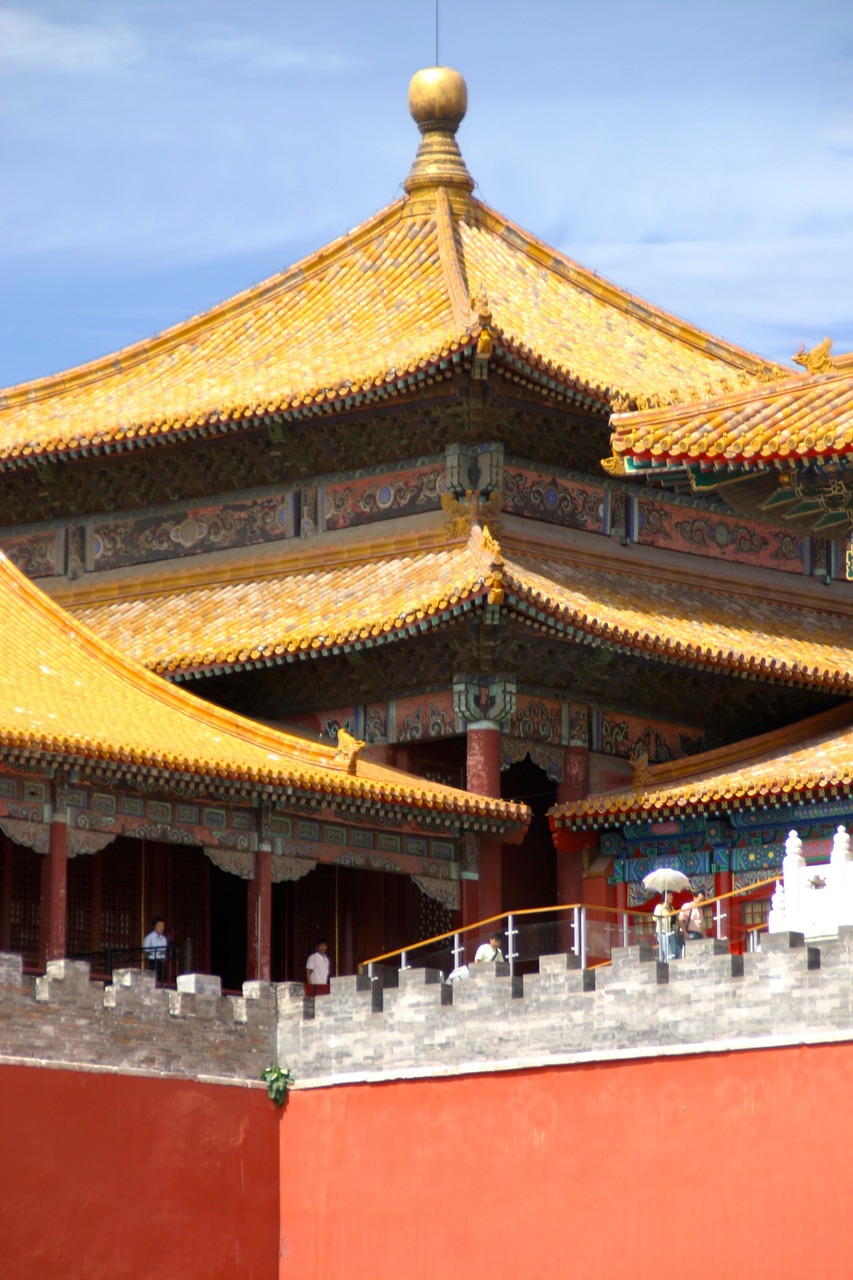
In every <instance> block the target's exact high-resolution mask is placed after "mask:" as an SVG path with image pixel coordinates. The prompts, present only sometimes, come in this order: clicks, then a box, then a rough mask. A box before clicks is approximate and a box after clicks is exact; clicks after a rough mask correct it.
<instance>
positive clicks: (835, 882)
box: [827, 826, 853, 929]
mask: <svg viewBox="0 0 853 1280" xmlns="http://www.w3.org/2000/svg"><path fill="white" fill-rule="evenodd" d="M851 857H853V854H851V851H850V836H849V835H848V834H847V829H846V828H845V827H843V826H840V827H839V828H838V830H837V831H836V833H835V835H834V836H833V838H832V852H831V853H830V855H829V872H828V875H827V890H828V892H829V894H831V903H832V917H833V918H832V921H831V927H832V928H833V929H838V928H839V927H840V926H841V925H844V924H853V884H851V880H850V873H851Z"/></svg>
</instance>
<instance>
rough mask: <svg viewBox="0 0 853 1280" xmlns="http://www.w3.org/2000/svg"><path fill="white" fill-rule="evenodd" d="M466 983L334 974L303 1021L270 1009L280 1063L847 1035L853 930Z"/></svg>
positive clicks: (632, 954) (346, 1069)
mask: <svg viewBox="0 0 853 1280" xmlns="http://www.w3.org/2000/svg"><path fill="white" fill-rule="evenodd" d="M386 972H387V971H386ZM470 975H471V976H470V978H469V979H468V980H467V981H461V982H455V983H453V984H448V983H446V982H442V981H441V978H440V975H439V974H438V973H437V972H434V971H429V970H423V969H410V970H404V971H403V972H401V973H400V974H399V975H395V977H398V985H397V986H396V987H395V988H392V989H390V990H389V989H388V988H387V987H385V986H384V978H385V975H382V974H380V975H379V976H378V977H377V978H376V980H375V981H374V982H373V983H372V984H371V983H370V982H369V981H368V980H367V978H366V976H364V977H361V978H359V979H356V978H346V979H338V980H337V981H335V980H333V982H332V989H331V994H330V996H329V997H328V998H325V999H317V1000H316V1001H314V1002H308V1003H309V1004H311V1003H313V1004H314V1005H315V1006H316V1009H315V1011H314V1015H313V1018H312V1017H310V1016H308V1017H306V1011H305V1008H304V1006H303V1003H302V1002H301V1001H298V1000H293V1001H290V1002H288V1003H286V1004H283V1003H282V1002H281V1001H280V1003H279V1015H280V1016H279V1034H278V1055H279V1060H280V1061H283V1062H284V1061H286V1062H287V1063H288V1065H289V1066H290V1067H291V1069H292V1070H293V1071H294V1073H295V1075H296V1078H297V1080H298V1081H300V1082H301V1083H303V1084H306V1083H311V1082H315V1083H318V1084H319V1083H324V1084H327V1083H329V1082H330V1081H334V1080H335V1079H340V1080H341V1081H343V1080H358V1079H377V1078H381V1077H382V1076H387V1077H394V1076H406V1075H433V1074H434V1075H447V1074H458V1073H463V1072H471V1071H478V1070H480V1071H485V1070H488V1071H491V1070H501V1069H511V1068H513V1067H517V1066H521V1065H547V1064H549V1063H563V1062H588V1061H604V1060H607V1059H608V1058H613V1057H631V1056H636V1057H654V1056H655V1055H656V1054H659V1053H678V1052H714V1051H720V1050H732V1049H737V1048H748V1047H754V1046H756V1045H764V1044H771V1043H776V1044H786V1043H792V1042H800V1041H803V1040H805V1041H814V1042H815V1043H818V1042H821V1041H824V1040H843V1039H847V1038H850V1039H853V929H842V930H840V931H839V935H838V938H837V939H834V940H832V941H830V942H825V943H823V944H822V946H821V948H820V949H818V948H816V947H812V946H806V945H805V943H804V939H803V938H802V936H801V935H797V934H777V935H773V936H772V937H770V936H768V937H766V938H764V939H763V947H762V950H761V951H758V952H754V953H750V954H748V955H745V956H740V955H731V954H730V953H729V950H728V946H727V944H726V943H725V942H718V941H716V940H715V939H712V938H708V939H702V940H700V941H695V942H692V943H690V944H689V945H688V948H687V953H686V956H685V957H684V959H682V960H679V961H676V962H673V963H672V964H669V965H666V964H662V963H660V961H658V959H657V954H656V949H655V948H654V947H653V945H652V944H651V943H642V944H640V945H639V946H635V947H630V948H628V949H625V950H616V951H614V953H613V962H612V964H611V965H607V966H601V967H598V968H596V969H582V968H580V965H579V962H578V961H577V959H576V958H575V957H574V956H566V955H553V956H542V957H541V958H540V961H539V972H538V973H533V974H526V975H525V976H524V977H523V978H522V977H516V978H512V977H510V974H509V966H508V965H505V964H480V965H471V966H470Z"/></svg>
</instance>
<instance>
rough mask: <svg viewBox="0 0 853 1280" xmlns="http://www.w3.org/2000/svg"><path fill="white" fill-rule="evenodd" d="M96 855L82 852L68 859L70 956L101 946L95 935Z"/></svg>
mask: <svg viewBox="0 0 853 1280" xmlns="http://www.w3.org/2000/svg"><path fill="white" fill-rule="evenodd" d="M96 857H97V855H91V854H80V855H78V856H77V857H76V858H70V859H69V861H68V908H67V922H68V923H67V928H68V934H67V952H68V955H70V956H73V955H85V954H86V952H88V951H94V950H95V948H96V946H97V942H96V941H95V939H94V938H93V937H92V923H93V912H92V904H93V902H94V894H95V870H96V865H95V864H96Z"/></svg>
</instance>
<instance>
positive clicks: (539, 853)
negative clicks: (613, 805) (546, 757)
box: [501, 756, 557, 911]
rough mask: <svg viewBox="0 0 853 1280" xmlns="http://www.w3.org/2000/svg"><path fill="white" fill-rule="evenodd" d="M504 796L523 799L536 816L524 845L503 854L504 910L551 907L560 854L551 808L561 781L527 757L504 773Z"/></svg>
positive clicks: (502, 781) (514, 847) (502, 778)
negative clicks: (554, 837)
mask: <svg viewBox="0 0 853 1280" xmlns="http://www.w3.org/2000/svg"><path fill="white" fill-rule="evenodd" d="M501 795H502V796H503V797H504V799H507V800H508V799H512V800H523V801H524V803H525V804H527V805H529V806H530V808H531V809H532V810H533V818H532V820H531V823H530V826H529V828H528V830H527V834H526V835H525V837H524V840H523V841H522V843H521V844H518V845H504V847H503V851H502V854H501V882H502V886H503V890H502V903H501V906H502V908H503V910H504V911H520V910H522V908H524V907H550V906H553V905H554V903H555V902H556V901H557V857H556V851H555V849H554V841H553V839H552V837H551V827H550V825H549V822H548V817H547V814H548V810H549V809H550V808H551V807H552V806H553V805H554V804H556V801H557V784H556V782H552V781H551V779H550V778H549V777H548V775H547V773H546V772H545V770H544V769H540V767H539V765H538V764H534V763H533V761H532V760H531V759H530V756H525V757H524V759H523V760H519V761H518V763H517V764H513V765H510V767H509V768H508V769H507V770H506V772H505V773H503V774H502V775H501Z"/></svg>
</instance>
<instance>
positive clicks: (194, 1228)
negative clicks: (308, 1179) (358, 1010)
mask: <svg viewBox="0 0 853 1280" xmlns="http://www.w3.org/2000/svg"><path fill="white" fill-rule="evenodd" d="M280 1118H281V1116H280V1113H279V1112H277V1111H276V1110H275V1109H274V1108H273V1105H272V1103H271V1102H270V1101H269V1099H268V1097H267V1096H266V1093H265V1092H263V1091H256V1090H249V1089H245V1088H242V1089H241V1088H239V1087H235V1088H232V1087H229V1086H220V1085H203V1084H197V1083H195V1082H193V1081H182V1080H172V1081H169V1080H158V1079H146V1078H140V1077H131V1076H112V1075H95V1074H91V1073H89V1074H87V1073H83V1072H75V1071H60V1070H48V1069H40V1068H33V1067H2V1068H0V1255H2V1256H0V1275H2V1276H3V1280H53V1278H54V1277H57V1278H58V1277H62V1280H125V1278H126V1280H149V1278H150V1280H155V1277H156V1280H163V1278H164V1277H167V1276H168V1277H175V1280H178V1278H180V1280H196V1277H197V1278H198V1280H243V1278H245V1280H249V1278H251V1280H276V1277H277V1275H278V1213H279V1206H278V1177H277V1159H278V1156H277V1152H278V1140H279V1124H280Z"/></svg>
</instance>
